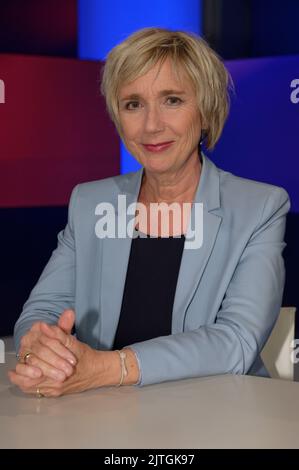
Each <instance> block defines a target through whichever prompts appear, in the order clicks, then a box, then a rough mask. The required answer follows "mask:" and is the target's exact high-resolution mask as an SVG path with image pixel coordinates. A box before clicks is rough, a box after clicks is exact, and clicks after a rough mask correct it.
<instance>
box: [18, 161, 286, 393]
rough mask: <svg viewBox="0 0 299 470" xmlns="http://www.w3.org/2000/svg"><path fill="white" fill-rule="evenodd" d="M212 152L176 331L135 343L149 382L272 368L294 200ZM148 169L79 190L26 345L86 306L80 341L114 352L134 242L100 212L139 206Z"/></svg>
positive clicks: (43, 280)
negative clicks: (107, 225)
mask: <svg viewBox="0 0 299 470" xmlns="http://www.w3.org/2000/svg"><path fill="white" fill-rule="evenodd" d="M202 158H203V167H202V173H201V177H200V182H199V185H198V188H197V192H196V196H195V202H202V203H203V243H202V246H201V247H200V248H197V249H186V248H185V249H184V251H183V256H182V261H181V267H180V271H179V277H178V283H177V289H176V294H175V299H174V306H173V315H172V334H171V335H169V336H163V337H158V338H154V339H151V340H148V341H143V342H140V343H135V344H133V345H131V347H132V349H133V350H134V351H135V352H136V355H137V358H138V361H139V366H140V370H141V379H140V384H141V385H147V384H152V383H158V382H163V381H167V380H177V379H183V378H188V377H200V376H207V375H215V374H226V373H232V374H247V373H252V374H257V375H263V374H264V373H265V370H264V368H263V364H262V362H261V360H260V358H259V352H260V351H261V349H262V348H263V345H264V343H265V342H266V340H267V338H268V336H269V334H270V332H271V329H272V327H273V325H274V323H275V320H276V318H277V315H278V313H279V310H280V306H281V300H282V293H283V287H284V278H285V271H284V263H283V258H282V251H283V249H284V247H285V243H284V241H283V238H284V232H285V216H286V214H287V212H288V210H289V206H290V203H289V198H288V195H287V193H286V191H285V190H284V189H282V188H278V187H276V186H272V185H268V184H263V183H258V182H255V181H251V180H247V179H243V178H239V177H236V176H234V175H232V174H231V173H228V172H226V171H222V170H220V169H219V168H217V167H216V166H215V165H214V164H213V163H212V162H211V161H210V160H209V159H208V158H207V157H205V156H204V155H203V157H202ZM143 171H144V170H143V169H141V170H139V171H137V172H135V173H129V174H126V175H121V176H116V177H112V178H107V179H103V180H100V181H95V182H90V183H85V184H80V185H78V186H76V187H75V189H74V190H73V193H72V196H71V200H70V205H69V216H68V223H67V226H66V228H65V230H64V231H62V232H60V233H59V235H58V247H57V249H56V250H55V251H54V252H53V254H52V256H51V258H50V260H49V262H48V264H47V266H46V267H45V269H44V271H43V273H42V275H41V277H40V279H39V281H38V283H37V285H36V286H35V287H34V289H33V290H32V292H31V294H30V297H29V299H28V301H27V302H26V304H25V305H24V309H23V312H22V314H21V316H20V318H19V320H18V321H17V323H16V326H15V340H16V347H17V350H18V348H19V342H20V338H21V336H22V335H24V333H25V332H26V331H27V330H28V329H29V328H30V327H31V325H32V324H33V323H34V322H36V321H38V320H41V321H46V322H48V323H56V322H57V320H58V317H59V315H60V314H61V312H62V311H63V310H64V309H66V308H73V309H75V311H76V334H77V337H78V339H79V340H81V341H83V342H86V343H88V344H89V345H90V346H92V347H94V348H97V349H102V350H109V349H111V348H112V346H113V341H114V336H115V332H116V328H117V325H118V319H119V315H120V310H121V303H122V296H123V290H124V284H125V278H126V272H127V265H128V260H129V254H130V247H131V241H132V238H131V237H130V236H126V237H125V238H114V239H113V238H102V239H101V238H98V237H97V236H96V234H95V225H96V222H97V221H98V219H99V216H97V215H96V214H95V208H96V206H97V205H98V204H99V203H101V202H103V201H106V202H110V203H111V204H112V205H113V206H114V207H115V208H116V209H117V205H118V199H117V196H118V195H119V194H122V195H126V198H127V205H129V204H131V203H134V202H136V200H137V197H138V194H139V189H140V184H141V180H142V173H143ZM121 210H124V209H121ZM116 212H117V211H116ZM119 215H122V214H119V213H117V216H119ZM194 220H195V219H194V209H192V213H191V223H193V222H194ZM192 221H193V222H192ZM132 225H133V224H132ZM41 237H42V233H41ZM153 295H155V293H154V292H153ZM140 309H142V305H140Z"/></svg>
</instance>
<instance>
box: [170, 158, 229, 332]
mask: <svg viewBox="0 0 299 470" xmlns="http://www.w3.org/2000/svg"><path fill="white" fill-rule="evenodd" d="M194 202H197V203H202V204H203V220H202V223H203V241H202V245H201V247H200V248H195V249H190V248H186V242H185V248H184V251H183V255H182V261H181V266H180V271H179V276H178V282H177V288H176V293H175V298H174V305H173V313H172V333H179V332H182V331H184V320H185V314H186V310H187V307H188V305H189V303H190V302H191V300H192V297H193V295H194V292H195V290H196V288H197V285H198V283H199V282H200V280H201V277H202V275H203V272H204V269H205V266H206V264H207V262H208V260H209V257H210V255H211V252H212V250H213V246H214V244H215V241H216V237H217V233H218V230H219V227H220V224H221V221H222V218H221V217H220V216H219V215H216V214H213V212H212V211H213V210H214V209H218V208H219V207H220V195H219V173H218V170H217V168H216V167H215V165H214V164H213V163H212V162H211V161H210V160H209V159H208V158H207V157H205V156H204V155H203V164H202V172H201V176H200V181H199V185H198V188H197V191H196V195H195V200H194ZM194 211H195V209H194V206H193V207H192V211H191V219H190V223H189V228H188V232H187V234H188V233H190V229H191V227H193V228H194V227H195V223H196V219H195V212H194ZM190 224H192V225H190Z"/></svg>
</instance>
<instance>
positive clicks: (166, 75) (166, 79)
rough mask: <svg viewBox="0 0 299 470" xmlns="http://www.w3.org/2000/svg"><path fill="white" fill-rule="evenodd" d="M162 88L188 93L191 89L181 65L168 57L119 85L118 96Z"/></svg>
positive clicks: (150, 91) (189, 81)
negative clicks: (130, 80) (133, 78)
mask: <svg viewBox="0 0 299 470" xmlns="http://www.w3.org/2000/svg"><path fill="white" fill-rule="evenodd" d="M163 89H173V90H178V91H183V92H186V93H190V92H192V91H193V86H192V83H191V80H190V79H189V77H188V76H187V74H186V72H185V70H184V69H183V67H182V66H181V65H179V64H176V65H175V64H174V63H173V62H172V61H171V60H170V59H167V60H165V61H164V62H163V63H161V62H158V63H157V64H155V65H154V66H153V67H152V68H150V69H149V70H148V71H147V72H146V73H145V74H143V75H141V76H140V77H138V78H136V79H135V80H133V81H132V82H129V83H125V84H124V85H122V86H121V87H120V90H119V97H120V98H122V97H124V96H125V95H130V94H140V95H141V94H148V93H158V92H159V91H162V90H163Z"/></svg>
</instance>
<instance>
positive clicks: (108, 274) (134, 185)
mask: <svg viewBox="0 0 299 470" xmlns="http://www.w3.org/2000/svg"><path fill="white" fill-rule="evenodd" d="M142 174H143V168H141V169H140V170H139V171H138V172H136V173H134V174H128V175H126V176H124V179H123V180H122V179H120V180H119V181H120V182H121V187H120V188H119V191H118V194H116V195H115V200H114V201H113V202H112V204H113V206H114V208H115V214H116V219H117V220H116V221H115V217H114V216H113V219H114V222H115V226H116V237H115V238H104V239H103V240H102V252H101V258H102V259H101V263H102V270H101V272H102V274H101V279H100V282H101V287H100V319H101V321H100V341H99V345H98V347H99V348H101V349H105V348H107V349H110V348H111V347H112V346H113V341H114V335H115V331H116V328H117V325H118V320H119V315H120V311H121V304H122V297H123V290H124V286H125V280H126V274H127V266H128V261H129V256H130V249H131V242H132V233H133V226H132V227H131V228H132V230H131V231H130V236H128V235H127V236H125V237H124V238H118V236H117V233H118V232H117V230H118V223H117V221H120V220H123V221H126V220H127V221H128V220H131V219H132V218H133V216H129V217H128V219H125V217H126V210H127V207H128V206H129V205H130V204H132V203H136V201H137V198H138V194H139V190H140V185H141V181H142ZM118 195H123V196H125V197H126V204H125V205H124V206H122V207H120V208H118ZM112 222H113V221H112ZM125 228H126V227H125Z"/></svg>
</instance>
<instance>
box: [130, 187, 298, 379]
mask: <svg viewBox="0 0 299 470" xmlns="http://www.w3.org/2000/svg"><path fill="white" fill-rule="evenodd" d="M289 207H290V203H289V198H288V196H287V194H286V192H285V191H284V190H282V189H278V188H275V189H273V190H272V192H271V193H270V195H269V196H268V198H267V200H266V201H265V205H264V210H263V213H262V216H261V219H260V221H259V223H258V225H257V226H256V228H255V230H254V232H253V234H252V236H251V238H250V240H249V241H248V244H247V246H246V248H245V249H244V251H243V253H242V256H241V257H240V260H239V263H238V265H237V267H236V270H235V272H234V275H233V277H232V279H231V281H230V284H229V287H228V289H227V292H226V295H225V297H224V299H223V302H222V305H221V308H220V310H219V312H218V315H217V319H216V322H215V323H214V324H212V325H206V326H202V327H200V328H198V329H197V330H194V331H189V332H183V333H178V334H175V335H170V336H165V337H160V338H155V339H152V340H149V341H144V342H141V343H136V344H133V345H131V346H130V347H131V349H132V350H133V351H134V352H135V353H136V355H137V357H138V360H139V364H140V368H141V383H140V384H141V385H147V384H152V383H158V382H163V381H167V380H178V379H182V378H190V377H200V376H207V375H216V374H226V373H233V374H246V373H247V372H248V370H249V369H250V367H251V366H252V364H253V362H254V360H255V358H256V357H257V355H258V353H259V352H260V350H261V349H262V347H263V345H264V343H265V342H266V340H267V337H268V336H269V334H270V332H271V329H272V327H273V325H274V323H275V320H276V318H277V315H278V313H279V309H280V306H281V299H282V293H283V287H284V276H285V272H284V263H283V258H282V251H283V249H284V247H285V243H284V242H283V237H284V232H285V216H286V214H287V212H288V210H289Z"/></svg>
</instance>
